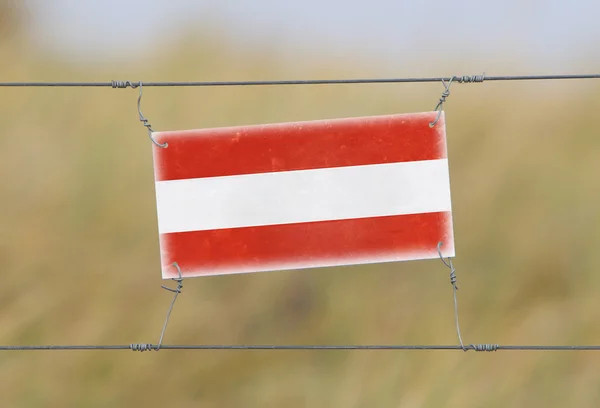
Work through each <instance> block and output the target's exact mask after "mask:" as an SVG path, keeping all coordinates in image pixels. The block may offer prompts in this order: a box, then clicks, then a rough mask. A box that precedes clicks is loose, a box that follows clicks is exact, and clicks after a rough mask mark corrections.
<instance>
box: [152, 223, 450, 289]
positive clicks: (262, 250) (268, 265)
mask: <svg viewBox="0 0 600 408" xmlns="http://www.w3.org/2000/svg"><path fill="white" fill-rule="evenodd" d="M439 241H442V242H443V243H444V245H443V246H442V250H443V251H442V253H443V254H444V256H448V255H450V256H453V255H454V237H453V231H452V217H451V213H450V212H440V213H426V214H415V215H398V216H389V217H375V218H360V219H350V220H339V221H323V222H311V223H301V224H284V225H271V226H261V227H247V228H231V229H220V230H209V231H193V232H180V233H171V234H163V235H161V256H162V264H163V265H165V267H164V272H163V277H164V278H174V277H176V271H175V269H174V268H172V267H169V265H171V264H172V263H173V262H177V263H178V264H179V266H180V267H181V270H182V274H183V276H187V277H192V276H202V275H214V274H226V273H245V272H258V271H267V270H284V269H301V268H310V267H316V266H334V265H348V264H358V263H373V262H388V261H399V260H408V259H425V258H435V257H437V256H438V253H437V244H438V242H439Z"/></svg>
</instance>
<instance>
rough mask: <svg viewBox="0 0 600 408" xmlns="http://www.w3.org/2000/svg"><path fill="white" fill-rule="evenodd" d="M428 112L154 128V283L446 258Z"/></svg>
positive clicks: (443, 209)
mask: <svg viewBox="0 0 600 408" xmlns="http://www.w3.org/2000/svg"><path fill="white" fill-rule="evenodd" d="M436 116H437V112H425V113H411V114H399V115H386V116H371V117H362V118H347V119H334V120H321V121H310V122H296V123H280V124H268V125H252V126H238V127H226V128H215V129H199V130H184V131H166V132H155V133H154V134H153V137H154V139H155V140H156V141H157V142H158V143H165V142H166V143H167V144H168V145H167V147H165V148H161V147H158V146H155V145H153V149H154V171H155V173H154V176H155V182H156V202H157V215H158V230H159V238H160V251H161V262H162V265H163V268H162V271H163V272H162V276H163V278H164V279H167V278H175V277H177V270H176V269H175V268H174V267H172V266H171V264H172V263H173V262H177V263H178V265H179V266H180V268H181V271H182V276H183V277H184V278H185V277H195V276H205V275H218V274H230V273H249V272H261V271H276V270H289V269H303V268H314V267H325V266H338V265H354V264H366V263H377V262H392V261H407V260H417V259H429V258H437V257H439V255H438V252H437V244H438V242H443V245H442V247H441V250H442V255H443V256H444V257H453V256H454V255H455V253H454V235H453V228H452V213H451V200H450V177H449V170H448V158H447V149H446V134H445V122H444V114H443V112H442V116H441V117H440V120H439V121H438V123H437V124H436V126H434V127H433V128H430V127H429V123H430V122H431V121H433V120H434V119H435V118H436Z"/></svg>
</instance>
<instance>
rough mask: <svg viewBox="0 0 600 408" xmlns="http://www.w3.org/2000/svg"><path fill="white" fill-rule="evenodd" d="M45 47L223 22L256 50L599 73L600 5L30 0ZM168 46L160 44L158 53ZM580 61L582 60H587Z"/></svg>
mask: <svg viewBox="0 0 600 408" xmlns="http://www.w3.org/2000/svg"><path fill="white" fill-rule="evenodd" d="M25 1H26V4H28V5H29V8H30V10H31V12H32V14H33V16H34V22H35V24H34V25H33V26H32V29H33V30H34V33H35V38H36V40H37V41H38V43H39V44H40V45H41V46H44V47H50V48H52V49H57V50H59V51H61V52H64V53H65V54H66V55H73V56H76V57H78V58H89V56H90V55H95V56H96V57H98V58H102V57H106V56H110V53H111V52H119V53H123V52H126V53H128V52H131V53H132V55H134V54H135V52H136V50H142V51H145V50H152V47H153V46H154V47H155V48H156V46H155V44H156V39H157V38H169V37H170V36H171V35H173V34H175V33H177V32H178V31H179V30H180V27H182V25H185V24H193V25H195V26H197V27H201V26H202V25H203V24H204V25H206V24H216V23H221V25H222V27H223V28H224V29H226V30H227V32H228V34H229V37H230V38H233V39H237V42H238V43H239V44H240V45H242V46H244V47H246V48H251V47H253V46H254V45H256V44H259V43H261V42H264V41H265V40H266V41H269V42H271V43H273V44H274V45H276V46H277V47H279V48H280V49H281V50H282V53H283V54H284V55H288V56H293V53H294V50H298V49H310V48H313V47H318V48H319V49H321V50H324V51H326V52H332V53H348V52H352V51H355V52H369V53H371V54H375V55H379V56H380V57H381V61H382V62H383V61H392V63H393V64H401V63H402V61H407V60H410V61H415V60H416V61H418V60H419V59H420V58H421V57H422V56H424V55H426V54H432V53H433V54H435V55H438V56H439V58H444V57H445V56H453V57H454V58H457V57H458V58H460V57H461V56H465V57H470V58H471V59H472V57H473V56H475V57H477V58H480V59H481V62H482V63H483V65H486V66H490V67H491V68H492V69H493V66H494V64H500V63H502V58H504V57H503V56H504V55H505V52H506V51H516V52H517V53H519V55H522V58H521V59H522V60H523V62H524V63H525V64H527V65H528V66H531V67H535V68H538V70H539V69H542V70H543V72H557V71H561V72H562V71H572V69H570V68H572V67H573V64H575V63H576V60H584V59H587V58H589V59H592V60H593V61H596V65H595V66H589V65H588V67H589V69H588V71H593V68H596V70H598V62H600V55H595V54H600V53H598V52H596V50H598V49H600V20H599V16H600V1H598V0H570V1H568V2H567V1H559V0H548V1H542V0H521V1H519V0H505V1H498V2H489V1H488V2H486V1H467V0H453V1H438V0H432V1H416V0H413V1H402V0H396V1H392V0H369V1H354V0H346V1H343V0H298V1H284V0H279V1H276V0H255V1H251V0H228V1H226V0H222V1H217V0H214V1H207V0H197V1H194V0H52V1H49V0H25ZM157 52H159V50H157ZM579 67H581V64H580V65H579Z"/></svg>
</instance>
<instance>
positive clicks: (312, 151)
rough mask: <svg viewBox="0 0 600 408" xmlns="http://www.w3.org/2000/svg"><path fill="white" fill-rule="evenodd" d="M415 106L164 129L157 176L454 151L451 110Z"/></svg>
mask: <svg viewBox="0 0 600 408" xmlns="http://www.w3.org/2000/svg"><path fill="white" fill-rule="evenodd" d="M436 115H437V112H426V113H411V114H400V115H387V116H371V117H363V118H349V119H334V120H321V121H311V122H296V123H281V124H268V125H252V126H238V127H227V128H216V129H199V130H186V131H168V132H157V133H155V134H154V138H155V140H156V141H157V142H159V143H164V142H167V143H168V144H169V145H168V147H167V148H161V147H157V146H154V167H155V180H156V181H166V180H178V179H188V178H202V177H216V176H230V175H236V174H252V173H268V172H278V171H290V170H308V169H317V168H328V167H342V166H359V165H369V164H379V163H397V162H406V161H417V160H435V159H443V158H446V139H445V127H444V115H443V114H442V116H441V117H440V120H439V122H438V124H437V125H436V126H434V127H433V128H431V127H429V123H430V122H431V121H433V120H434V119H435V117H436Z"/></svg>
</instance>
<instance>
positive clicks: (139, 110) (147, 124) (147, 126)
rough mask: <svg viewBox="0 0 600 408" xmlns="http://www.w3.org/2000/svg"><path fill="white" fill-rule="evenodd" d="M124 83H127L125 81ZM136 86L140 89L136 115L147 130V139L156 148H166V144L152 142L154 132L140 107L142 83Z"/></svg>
mask: <svg viewBox="0 0 600 408" xmlns="http://www.w3.org/2000/svg"><path fill="white" fill-rule="evenodd" d="M113 82H115V81H113ZM126 82H129V81H126ZM118 84H119V85H120V84H122V83H118ZM137 86H139V87H140V95H139V96H138V101H137V108H138V114H139V116H140V121H141V122H142V124H143V125H144V126H145V127H146V129H148V137H149V138H150V140H151V141H152V143H154V144H155V145H156V146H158V147H167V146H168V145H169V144H168V143H167V142H165V143H163V144H160V143H158V142H157V141H156V140H154V138H153V137H152V133H153V132H154V130H152V126H151V125H150V123H149V122H148V119H146V118H145V117H144V115H143V114H142V106H141V105H142V83H141V82H139V83H138V85H137Z"/></svg>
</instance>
